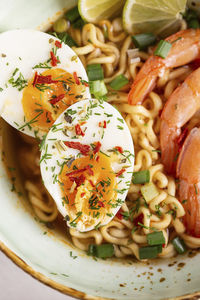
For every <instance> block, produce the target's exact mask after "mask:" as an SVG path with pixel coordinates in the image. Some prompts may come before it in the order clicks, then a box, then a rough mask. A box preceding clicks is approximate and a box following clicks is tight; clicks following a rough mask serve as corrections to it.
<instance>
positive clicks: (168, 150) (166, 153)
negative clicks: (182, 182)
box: [160, 120, 180, 175]
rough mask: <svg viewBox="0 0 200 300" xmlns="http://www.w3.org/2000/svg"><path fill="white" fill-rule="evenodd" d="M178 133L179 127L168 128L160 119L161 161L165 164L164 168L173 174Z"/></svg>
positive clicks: (174, 172) (176, 154)
mask: <svg viewBox="0 0 200 300" xmlns="http://www.w3.org/2000/svg"><path fill="white" fill-rule="evenodd" d="M179 135H180V129H178V128H176V129H175V128H174V127H173V128H170V126H169V124H168V123H167V122H166V121H165V120H162V121H161V128H160V145H161V158H162V163H163V164H164V166H165V170H166V171H167V172H168V173H169V174H173V175H175V174H176V162H177V158H178V144H177V138H178V137H179Z"/></svg>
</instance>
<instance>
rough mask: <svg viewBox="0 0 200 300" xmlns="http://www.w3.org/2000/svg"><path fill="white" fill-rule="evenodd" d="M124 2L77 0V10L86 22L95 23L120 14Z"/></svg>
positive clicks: (118, 0)
mask: <svg viewBox="0 0 200 300" xmlns="http://www.w3.org/2000/svg"><path fill="white" fill-rule="evenodd" d="M124 3H125V0H123V1H122V0H95V1H93V0H79V1H78V9H79V13H80V15H81V17H82V18H83V19H84V20H85V21H87V22H93V23H97V22H98V21H100V20H102V19H108V18H110V17H113V16H115V15H117V14H119V13H120V11H121V9H122V7H123V4H124Z"/></svg>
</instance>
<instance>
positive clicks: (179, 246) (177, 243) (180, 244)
mask: <svg viewBox="0 0 200 300" xmlns="http://www.w3.org/2000/svg"><path fill="white" fill-rule="evenodd" d="M172 244H173V246H174V248H175V249H176V251H177V252H178V253H179V254H183V253H185V252H186V250H187V248H186V245H185V243H184V241H183V240H182V239H180V237H178V236H177V237H175V238H174V239H173V240H172Z"/></svg>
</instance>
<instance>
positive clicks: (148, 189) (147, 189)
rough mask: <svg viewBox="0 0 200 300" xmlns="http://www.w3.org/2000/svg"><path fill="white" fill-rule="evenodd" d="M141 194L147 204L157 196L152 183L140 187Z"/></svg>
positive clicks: (155, 188) (157, 193)
mask: <svg viewBox="0 0 200 300" xmlns="http://www.w3.org/2000/svg"><path fill="white" fill-rule="evenodd" d="M141 193H142V196H143V197H144V199H145V200H146V202H147V203H148V202H149V201H151V200H152V199H153V198H155V197H156V196H158V195H159V192H158V190H157V187H156V186H155V184H153V182H149V183H146V184H145V185H144V186H142V187H141Z"/></svg>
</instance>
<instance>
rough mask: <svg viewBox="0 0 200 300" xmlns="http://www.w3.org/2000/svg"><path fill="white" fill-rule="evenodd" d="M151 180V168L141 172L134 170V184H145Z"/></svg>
mask: <svg viewBox="0 0 200 300" xmlns="http://www.w3.org/2000/svg"><path fill="white" fill-rule="evenodd" d="M149 181H150V172H149V170H143V171H139V172H133V179H132V182H133V183H134V184H143V183H146V182H149Z"/></svg>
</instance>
